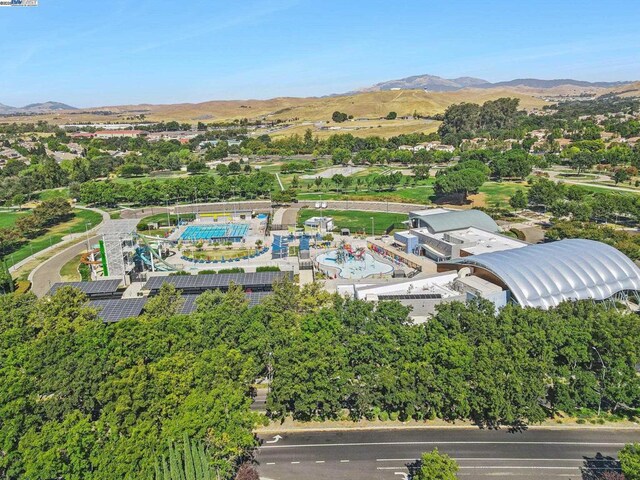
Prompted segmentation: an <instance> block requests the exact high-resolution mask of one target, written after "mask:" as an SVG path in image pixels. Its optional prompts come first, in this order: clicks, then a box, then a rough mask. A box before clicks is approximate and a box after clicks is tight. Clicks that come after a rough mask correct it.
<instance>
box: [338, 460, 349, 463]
mask: <svg viewBox="0 0 640 480" xmlns="http://www.w3.org/2000/svg"><path fill="white" fill-rule="evenodd" d="M340 463H349V460H340Z"/></svg>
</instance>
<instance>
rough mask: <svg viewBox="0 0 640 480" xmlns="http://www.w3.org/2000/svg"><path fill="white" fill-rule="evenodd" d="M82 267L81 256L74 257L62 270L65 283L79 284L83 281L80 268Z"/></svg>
mask: <svg viewBox="0 0 640 480" xmlns="http://www.w3.org/2000/svg"><path fill="white" fill-rule="evenodd" d="M79 266H80V255H77V256H75V257H73V258H72V259H71V260H69V261H68V262H67V263H65V264H64V265H63V266H62V268H61V269H60V276H61V277H62V281H63V282H79V281H80V280H82V277H81V275H80V272H78V267H79Z"/></svg>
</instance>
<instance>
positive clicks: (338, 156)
mask: <svg viewBox="0 0 640 480" xmlns="http://www.w3.org/2000/svg"><path fill="white" fill-rule="evenodd" d="M349 160H351V152H350V151H349V150H347V149H346V148H336V149H335V150H334V151H333V154H332V155H331V161H332V162H333V164H334V165H344V164H346V163H348V162H349Z"/></svg>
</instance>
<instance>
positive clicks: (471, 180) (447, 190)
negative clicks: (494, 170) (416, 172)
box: [434, 168, 487, 202]
mask: <svg viewBox="0 0 640 480" xmlns="http://www.w3.org/2000/svg"><path fill="white" fill-rule="evenodd" d="M486 181H487V176H486V174H485V173H484V172H483V171H480V170H476V169H475V168H462V169H450V170H447V171H443V172H440V174H439V175H437V176H436V181H435V184H434V188H435V191H436V194H438V195H459V196H460V197H461V201H463V202H464V201H466V200H467V196H468V195H469V194H470V193H477V192H478V189H479V188H480V187H481V186H482V184H483V183H484V182H486Z"/></svg>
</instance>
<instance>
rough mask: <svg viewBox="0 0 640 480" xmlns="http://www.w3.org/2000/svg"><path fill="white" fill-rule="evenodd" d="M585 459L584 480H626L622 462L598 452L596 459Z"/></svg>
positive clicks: (582, 469) (581, 469)
mask: <svg viewBox="0 0 640 480" xmlns="http://www.w3.org/2000/svg"><path fill="white" fill-rule="evenodd" d="M583 458H584V464H583V465H582V467H580V471H581V473H582V480H624V476H623V475H622V470H621V469H620V462H619V461H618V460H616V459H615V458H614V457H605V456H604V455H602V454H601V453H600V452H598V453H596V455H595V456H594V457H583Z"/></svg>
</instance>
